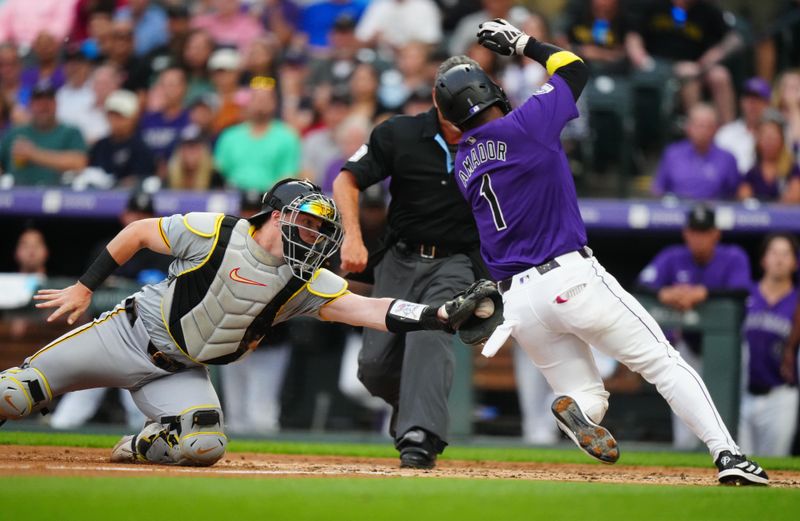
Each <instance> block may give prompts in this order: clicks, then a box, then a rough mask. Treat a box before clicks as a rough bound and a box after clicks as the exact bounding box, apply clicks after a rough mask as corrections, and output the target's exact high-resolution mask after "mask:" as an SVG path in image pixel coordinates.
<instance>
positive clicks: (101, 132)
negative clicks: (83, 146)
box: [58, 65, 122, 145]
mask: <svg viewBox="0 0 800 521" xmlns="http://www.w3.org/2000/svg"><path fill="white" fill-rule="evenodd" d="M121 84H122V76H121V74H120V72H119V70H118V69H117V68H116V67H115V66H113V65H101V66H100V67H98V68H97V69H96V70H95V71H94V73H93V74H92V79H91V100H90V103H89V105H72V104H70V105H67V106H59V112H58V114H59V121H61V122H62V123H66V124H68V125H72V126H74V127H77V128H78V130H80V131H81V134H82V135H83V139H84V140H85V141H86V142H87V144H89V145H91V144H92V143H94V142H96V141H97V140H98V139H100V138H103V137H105V136H107V135H108V132H109V125H108V119H107V118H106V108H105V102H106V99H107V98H108V96H109V95H110V94H111V93H112V92H114V91H115V90H117V89H119V88H120V86H121Z"/></svg>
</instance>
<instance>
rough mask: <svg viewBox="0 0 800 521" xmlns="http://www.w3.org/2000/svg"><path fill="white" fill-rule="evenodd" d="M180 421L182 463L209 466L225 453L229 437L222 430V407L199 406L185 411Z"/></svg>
mask: <svg viewBox="0 0 800 521" xmlns="http://www.w3.org/2000/svg"><path fill="white" fill-rule="evenodd" d="M179 422H180V438H179V446H180V453H181V458H182V459H181V461H179V463H180V464H181V465H195V466H200V467H207V466H209V465H213V464H214V463H216V462H217V461H219V460H220V459H221V458H222V456H224V455H225V447H226V446H227V445H228V437H227V436H225V433H224V432H222V411H221V410H220V409H217V408H214V409H203V408H198V409H195V410H192V411H189V412H185V413H183V414H181V416H180V419H179Z"/></svg>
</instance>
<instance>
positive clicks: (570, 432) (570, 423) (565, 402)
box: [550, 396, 619, 464]
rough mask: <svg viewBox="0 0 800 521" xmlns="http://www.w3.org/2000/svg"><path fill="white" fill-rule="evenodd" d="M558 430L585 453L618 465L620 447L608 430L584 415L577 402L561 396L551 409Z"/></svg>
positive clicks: (604, 461)
mask: <svg viewBox="0 0 800 521" xmlns="http://www.w3.org/2000/svg"><path fill="white" fill-rule="evenodd" d="M550 409H551V410H552V411H553V415H554V416H555V417H556V424H557V425H558V428H559V429H561V430H562V431H564V434H566V435H567V436H569V438H570V439H571V440H572V441H574V442H575V445H577V446H578V447H579V448H580V449H581V450H582V451H583V452H585V453H586V454H588V455H589V456H591V457H592V458H594V459H596V460H598V461H601V462H603V463H608V464H612V463H616V461H617V460H618V459H619V446H618V445H617V440H615V439H614V436H612V435H611V433H610V432H608V429H606V428H605V427H601V426H600V425H597V424H596V423H594V422H593V421H592V420H590V419H589V418H587V417H586V415H585V414H583V411H582V410H581V408H580V407H578V404H577V402H576V401H575V400H573V399H572V398H570V397H569V396H559V397H558V398H556V399H555V400H554V401H553V405H552V406H551V407H550Z"/></svg>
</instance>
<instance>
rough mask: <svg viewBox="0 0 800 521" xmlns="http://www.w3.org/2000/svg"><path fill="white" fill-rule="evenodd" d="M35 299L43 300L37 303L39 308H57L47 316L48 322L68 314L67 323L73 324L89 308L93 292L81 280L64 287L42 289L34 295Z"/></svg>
mask: <svg viewBox="0 0 800 521" xmlns="http://www.w3.org/2000/svg"><path fill="white" fill-rule="evenodd" d="M33 300H40V301H41V302H39V303H38V304H36V307H37V308H40V309H45V308H56V310H55V311H53V313H51V314H50V316H49V317H47V321H48V322H52V321H54V320H56V319H57V318H58V317H60V316H62V315H64V314H68V316H67V324H70V325H71V324H74V323H75V321H76V320H78V317H80V316H81V315H82V314H83V312H84V311H86V310H87V309H88V307H89V304H90V303H91V302H92V292H91V290H90V289H89V288H87V287H86V286H84V285H83V284H81V283H80V282H76V283H75V284H73V285H72V286H70V287H68V288H64V289H40V290H39V291H37V292H36V295H34V296H33Z"/></svg>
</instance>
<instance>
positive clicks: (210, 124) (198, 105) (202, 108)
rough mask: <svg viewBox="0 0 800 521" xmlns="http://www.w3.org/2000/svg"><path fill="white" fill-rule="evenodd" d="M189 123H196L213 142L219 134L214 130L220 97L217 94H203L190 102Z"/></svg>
mask: <svg viewBox="0 0 800 521" xmlns="http://www.w3.org/2000/svg"><path fill="white" fill-rule="evenodd" d="M188 110H189V124H190V125H195V126H197V127H198V128H199V129H200V132H202V133H203V135H205V136H208V139H209V140H210V142H211V143H212V144H213V143H215V142H216V140H217V137H218V134H217V133H215V132H214V118H216V116H217V111H218V110H219V98H218V97H217V95H216V94H213V93H212V94H203V95H202V96H199V97H197V98H195V99H194V100H193V101H192V102H191V103H189V107H188Z"/></svg>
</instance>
